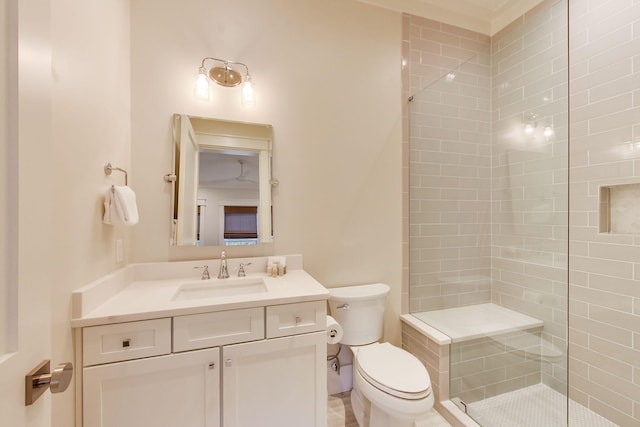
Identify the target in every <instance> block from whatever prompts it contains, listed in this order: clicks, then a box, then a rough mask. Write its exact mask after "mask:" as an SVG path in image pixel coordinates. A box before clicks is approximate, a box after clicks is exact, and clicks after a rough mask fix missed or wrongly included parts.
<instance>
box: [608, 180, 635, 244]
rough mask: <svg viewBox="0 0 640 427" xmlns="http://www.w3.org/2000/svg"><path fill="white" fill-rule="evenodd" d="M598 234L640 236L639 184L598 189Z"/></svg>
mask: <svg viewBox="0 0 640 427" xmlns="http://www.w3.org/2000/svg"><path fill="white" fill-rule="evenodd" d="M598 210H599V221H600V229H599V231H600V233H611V234H640V183H632V184H620V185H609V186H602V187H600V203H599V206H598Z"/></svg>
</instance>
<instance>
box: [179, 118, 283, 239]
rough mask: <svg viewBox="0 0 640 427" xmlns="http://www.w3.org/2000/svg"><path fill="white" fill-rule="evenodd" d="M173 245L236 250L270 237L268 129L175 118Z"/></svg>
mask: <svg viewBox="0 0 640 427" xmlns="http://www.w3.org/2000/svg"><path fill="white" fill-rule="evenodd" d="M173 120H174V122H173V125H174V126H173V127H174V170H173V174H174V175H175V177H176V180H175V182H174V183H173V184H174V185H173V194H172V197H173V202H172V216H171V218H172V223H171V242H170V244H171V245H172V246H177V245H195V246H235V245H255V244H258V243H266V242H270V241H271V240H272V238H273V236H272V218H271V217H272V208H271V154H272V144H273V129H272V127H271V125H263V124H255V123H242V122H232V121H224V120H216V119H209V118H202V117H194V116H188V115H184V114H175V115H174V118H173Z"/></svg>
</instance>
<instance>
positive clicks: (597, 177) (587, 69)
mask: <svg viewBox="0 0 640 427" xmlns="http://www.w3.org/2000/svg"><path fill="white" fill-rule="evenodd" d="M569 28H570V41H571V43H570V58H571V74H570V88H571V116H570V120H571V128H570V129H571V144H570V150H571V151H570V161H571V169H570V183H571V184H570V211H571V217H570V226H571V229H570V238H571V243H570V260H569V266H570V289H569V296H570V308H569V313H570V319H569V326H570V331H569V338H570V347H569V357H570V361H569V367H570V371H569V394H570V396H571V398H572V399H574V400H576V401H578V402H579V403H581V404H583V405H585V406H588V407H590V408H591V409H592V410H594V411H596V412H598V413H600V414H602V415H604V416H605V417H607V418H609V419H610V420H612V421H614V422H615V423H617V424H619V425H621V426H638V425H640V235H638V234H633V233H615V232H614V233H606V232H603V233H601V232H599V212H598V209H599V207H600V206H601V204H600V203H599V202H600V201H599V197H598V196H599V194H600V191H599V188H600V187H601V186H616V185H620V184H636V183H640V2H638V1H637V0H636V1H622V0H619V1H604V0H603V1H599V2H585V1H582V0H571V1H570V26H569ZM625 203H627V204H629V206H630V208H631V209H638V207H640V199H638V198H636V197H631V198H628V199H627V200H625ZM602 206H606V203H604V204H602ZM614 229H615V228H614Z"/></svg>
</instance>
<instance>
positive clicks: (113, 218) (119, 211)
mask: <svg viewBox="0 0 640 427" xmlns="http://www.w3.org/2000/svg"><path fill="white" fill-rule="evenodd" d="M138 220H139V217H138V207H137V205H136V193H134V192H133V190H132V189H131V188H129V187H127V186H112V187H111V188H110V189H109V191H108V192H107V197H106V200H105V203H104V217H103V218H102V221H103V222H104V223H105V224H111V225H115V224H124V225H129V226H131V225H135V224H137V223H138Z"/></svg>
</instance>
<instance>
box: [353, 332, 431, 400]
mask: <svg viewBox="0 0 640 427" xmlns="http://www.w3.org/2000/svg"><path fill="white" fill-rule="evenodd" d="M356 362H357V367H358V370H359V372H360V374H361V375H362V376H363V377H364V378H365V379H366V380H367V381H368V382H369V383H371V384H372V385H374V386H375V387H376V388H378V389H380V390H383V391H385V392H387V393H389V394H392V395H394V396H398V397H402V398H404V399H421V398H423V397H426V396H428V395H429V394H430V393H431V379H430V378H429V373H428V372H427V370H426V368H425V367H424V365H423V364H422V363H421V362H420V361H419V360H418V358H417V357H415V356H414V355H413V354H411V353H409V352H407V351H405V350H403V349H401V348H398V347H395V346H393V345H391V344H389V343H382V344H373V345H368V346H365V347H361V348H360V349H359V350H358V353H357V355H356Z"/></svg>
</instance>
